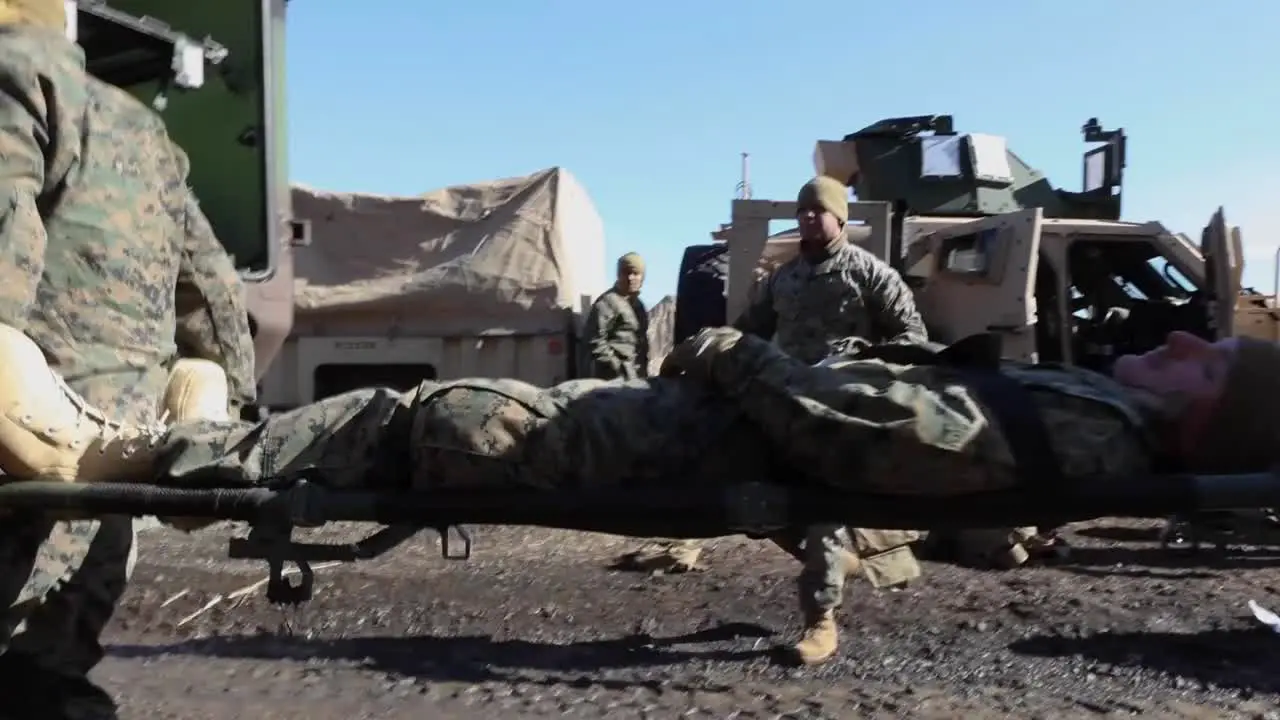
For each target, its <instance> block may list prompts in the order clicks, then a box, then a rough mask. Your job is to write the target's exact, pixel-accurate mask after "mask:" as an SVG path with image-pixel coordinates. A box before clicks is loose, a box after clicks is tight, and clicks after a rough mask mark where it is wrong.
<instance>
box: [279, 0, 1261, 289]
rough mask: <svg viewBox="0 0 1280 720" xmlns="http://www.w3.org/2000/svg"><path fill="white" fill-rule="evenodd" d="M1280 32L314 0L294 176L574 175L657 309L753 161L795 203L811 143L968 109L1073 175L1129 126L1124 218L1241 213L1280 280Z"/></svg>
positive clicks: (767, 11) (1042, 2)
mask: <svg viewBox="0 0 1280 720" xmlns="http://www.w3.org/2000/svg"><path fill="white" fill-rule="evenodd" d="M1278 35H1280V2H1268V1H1267V0H1219V1H1218V2H1193V1H1192V0H1075V1H1074V2H1070V3H1067V2H1049V1H1048V0H1021V2H1019V1H1017V0H969V1H968V2H962V3H961V2H955V3H951V2H943V1H942V0H921V1H920V2H917V3H914V4H905V3H903V4H899V3H872V2H849V0H843V1H841V0H791V1H790V2H783V1H782V0H773V1H767V0H734V2H729V1H728V0H702V1H701V2H694V1H691V0H686V1H685V2H674V1H673V0H649V1H648V2H645V3H621V2H601V1H599V0H596V1H591V0H518V1H517V0H505V1H501V2H499V1H496V0H490V1H489V2H484V1H483V0H480V1H477V2H473V3H454V2H451V3H444V2H433V1H431V0H368V1H367V2H364V3H352V2H350V0H303V1H302V2H292V3H290V8H289V29H288V42H289V53H288V62H289V65H288V72H289V88H290V89H289V96H288V100H289V114H290V118H289V124H290V165H291V173H292V176H293V179H294V180H295V181H298V182H302V183H305V184H307V185H311V186H314V187H319V188H323V189H328V190H342V191H357V192H358V191H366V192H378V193H388V194H416V193H421V192H425V191H429V190H433V189H437V188H440V187H445V186H448V185H453V184H459V183H465V182H471V181H477V180H485V179H490V178H498V177H510V176H515V175H523V174H526V173H530V172H533V171H536V170H540V169H543V168H547V167H551V166H556V165H558V166H561V167H564V168H566V169H567V170H569V171H570V172H572V173H573V174H574V175H575V176H576V177H577V178H578V179H579V181H580V182H581V183H582V184H583V185H584V186H585V187H586V189H587V192H588V193H589V194H590V195H591V197H592V199H593V200H594V202H595V204H596V206H597V209H598V210H599V212H600V214H601V216H602V217H603V219H604V222H605V229H606V232H607V236H608V247H607V253H608V255H609V256H610V257H613V256H617V255H620V254H621V253H623V252H626V251H630V250H635V251H638V252H641V253H643V254H644V255H645V256H646V257H647V258H648V260H649V266H650V270H649V278H648V281H647V287H646V291H645V293H644V295H645V299H646V300H648V301H649V302H653V301H656V300H657V299H659V298H661V296H662V295H663V294H666V293H670V292H673V291H674V288H675V278H676V271H677V268H678V264H679V259H680V253H681V251H682V249H683V248H684V247H685V246H686V245H690V244H695V243H703V242H707V240H708V235H707V233H708V232H709V231H711V230H712V229H714V228H716V227H717V226H718V224H719V223H722V222H727V221H728V213H729V202H730V200H731V199H732V197H733V195H734V187H735V185H736V184H737V182H738V179H739V178H738V174H739V153H741V152H744V151H745V152H749V153H751V158H752V176H753V185H754V189H755V196H756V197H758V198H766V199H791V198H792V197H794V194H795V191H796V190H797V189H798V187H799V186H800V184H801V183H803V182H804V181H805V180H806V179H807V178H808V177H809V176H810V175H812V173H813V167H812V150H813V143H814V141H815V140H818V139H838V138H839V137H841V136H843V135H844V134H846V133H849V132H853V131H855V130H857V129H859V128H861V127H863V126H865V125H868V124H870V123H872V122H874V121H876V120H879V119H882V118H885V117H891V116H899V115H917V114H928V113H936V114H952V115H954V116H955V117H956V122H957V126H958V129H959V130H961V131H974V132H987V133H994V134H1000V135H1005V136H1006V137H1007V138H1008V140H1009V144H1010V147H1011V148H1012V149H1014V150H1015V151H1016V152H1017V153H1018V154H1019V155H1020V156H1021V157H1022V158H1023V159H1024V160H1026V161H1027V162H1029V163H1031V164H1032V165H1034V166H1036V167H1039V168H1040V169H1042V170H1044V171H1046V172H1047V173H1049V176H1050V178H1051V179H1052V180H1053V181H1054V183H1055V184H1057V185H1059V186H1063V187H1067V188H1069V189H1073V190H1074V189H1079V184H1080V181H1081V178H1080V173H1081V169H1080V156H1081V153H1082V152H1083V151H1084V149H1085V146H1084V144H1083V141H1082V138H1081V136H1080V126H1081V125H1082V124H1083V123H1084V121H1085V120H1086V119H1088V118H1090V117H1095V116H1096V117H1098V118H1099V119H1100V120H1101V121H1102V123H1103V125H1105V126H1107V127H1116V126H1123V127H1124V128H1125V129H1126V130H1127V131H1128V132H1129V136H1130V143H1129V167H1128V169H1127V174H1126V193H1125V216H1126V218H1127V219H1133V220H1161V221H1163V222H1165V224H1166V225H1168V226H1170V227H1171V228H1172V229H1174V230H1178V231H1183V232H1188V233H1189V234H1192V235H1193V236H1194V237H1198V236H1199V230H1200V227H1201V226H1203V225H1204V223H1205V222H1206V221H1207V219H1208V217H1209V215H1210V214H1211V213H1212V212H1213V211H1214V209H1216V207H1217V206H1218V205H1223V206H1225V208H1226V211H1227V218H1228V221H1229V222H1231V223H1232V224H1237V225H1240V226H1241V227H1242V228H1243V230H1244V236H1245V238H1246V244H1247V246H1248V249H1247V252H1246V259H1247V266H1246V274H1245V280H1246V284H1252V285H1254V286H1255V287H1258V288H1259V289H1261V290H1264V291H1265V292H1270V290H1271V286H1272V262H1273V257H1274V252H1275V248H1276V247H1277V243H1280V130H1278V129H1277V128H1276V127H1275V123H1276V122H1277V121H1280V80H1278V79H1277V77H1278V76H1277V72H1280V41H1278V40H1277V37H1278Z"/></svg>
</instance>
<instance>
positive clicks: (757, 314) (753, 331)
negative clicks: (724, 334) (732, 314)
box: [733, 275, 778, 340]
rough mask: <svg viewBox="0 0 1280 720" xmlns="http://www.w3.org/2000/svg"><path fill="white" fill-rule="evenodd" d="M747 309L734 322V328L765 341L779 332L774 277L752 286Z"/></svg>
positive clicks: (766, 278) (769, 276) (768, 277)
mask: <svg viewBox="0 0 1280 720" xmlns="http://www.w3.org/2000/svg"><path fill="white" fill-rule="evenodd" d="M748 297H749V299H748V301H747V303H748V304H747V309H746V310H744V311H743V312H742V314H741V315H739V316H738V319H737V320H735V321H734V322H733V327H735V328H737V329H738V330H741V331H742V332H744V333H747V334H748V335H755V336H756V337H759V338H764V339H765V340H770V339H772V338H773V335H774V333H775V332H777V331H778V312H777V310H775V309H774V307H773V275H768V276H766V277H763V278H761V279H760V280H759V281H757V282H756V283H755V284H754V285H752V286H751V293H750V295H749V296H748Z"/></svg>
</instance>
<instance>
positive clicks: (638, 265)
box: [618, 252, 644, 273]
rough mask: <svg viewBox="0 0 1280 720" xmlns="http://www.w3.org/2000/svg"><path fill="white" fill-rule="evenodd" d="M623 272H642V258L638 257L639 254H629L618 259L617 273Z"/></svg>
mask: <svg viewBox="0 0 1280 720" xmlns="http://www.w3.org/2000/svg"><path fill="white" fill-rule="evenodd" d="M623 270H635V271H636V272H639V273H643V272H644V258H642V257H640V253H633V252H629V253H627V254H626V255H623V256H622V257H620V258H618V272H622V271H623Z"/></svg>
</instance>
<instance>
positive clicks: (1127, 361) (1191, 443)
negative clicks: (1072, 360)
mask: <svg viewBox="0 0 1280 720" xmlns="http://www.w3.org/2000/svg"><path fill="white" fill-rule="evenodd" d="M1114 375H1115V378H1116V380H1118V381H1119V382H1121V383H1123V384H1125V385H1128V386H1130V387H1134V388H1138V389H1141V390H1144V391H1146V392H1148V393H1151V394H1153V395H1155V396H1157V397H1159V398H1160V399H1161V400H1162V401H1163V402H1164V403H1166V405H1167V407H1168V409H1169V411H1170V414H1171V416H1172V419H1174V420H1175V426H1174V427H1175V432H1176V435H1175V437H1174V438H1173V442H1174V449H1175V450H1176V451H1177V454H1178V455H1179V456H1180V457H1181V458H1182V459H1184V460H1186V461H1187V462H1188V463H1189V464H1190V465H1191V466H1192V467H1193V468H1194V469H1198V470H1203V471H1208V472H1223V473H1228V472H1253V471H1263V470H1268V469H1270V468H1271V467H1272V466H1273V465H1275V464H1276V463H1277V461H1280V345H1277V344H1276V343H1273V342H1267V341H1264V340H1257V339H1254V338H1247V337H1238V338H1227V339H1225V340H1219V341H1217V342H1209V341H1207V340H1204V339H1202V338H1199V337H1197V336H1195V335H1192V334H1190V333H1185V332H1174V333H1170V334H1169V337H1168V339H1167V340H1166V341H1165V344H1164V345H1162V346H1160V347H1158V348H1156V349H1155V350H1152V351H1151V352H1148V353H1146V354H1143V355H1126V356H1124V357H1121V358H1120V359H1119V360H1117V361H1116V365H1115V371H1114Z"/></svg>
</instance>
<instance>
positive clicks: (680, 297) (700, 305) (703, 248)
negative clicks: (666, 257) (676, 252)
mask: <svg viewBox="0 0 1280 720" xmlns="http://www.w3.org/2000/svg"><path fill="white" fill-rule="evenodd" d="M728 278H729V246H728V245H723V244H716V245H691V246H689V247H687V248H685V249H684V257H683V258H681V260H680V279H679V281H678V283H677V284H676V319H675V332H674V334H675V342H676V343H680V342H682V341H684V340H686V339H688V338H689V337H690V336H692V335H693V334H694V333H696V332H698V331H699V330H701V329H703V328H707V327H720V326H722V325H726V324H728V318H727V317H726V315H727V314H728V300H727V297H726V290H727V288H728Z"/></svg>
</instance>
